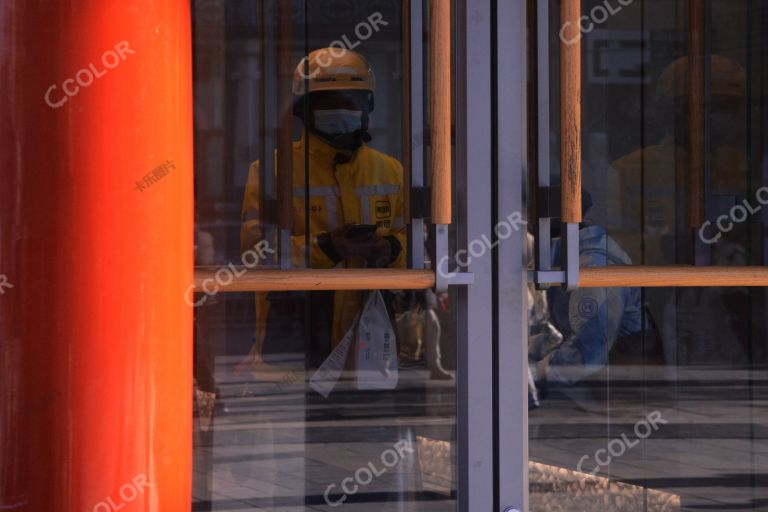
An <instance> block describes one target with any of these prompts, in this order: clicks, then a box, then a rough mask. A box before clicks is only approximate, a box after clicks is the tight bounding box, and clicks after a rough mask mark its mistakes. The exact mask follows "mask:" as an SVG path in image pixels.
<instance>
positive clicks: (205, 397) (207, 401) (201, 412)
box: [195, 389, 216, 432]
mask: <svg viewBox="0 0 768 512" xmlns="http://www.w3.org/2000/svg"><path fill="white" fill-rule="evenodd" d="M195 395H196V398H197V411H198V414H197V416H198V419H199V421H200V431H202V432H208V431H209V430H210V429H211V423H212V422H213V410H214V408H215V407H216V393H213V392H211V391H202V390H200V389H197V390H195Z"/></svg>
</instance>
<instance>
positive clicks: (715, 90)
mask: <svg viewBox="0 0 768 512" xmlns="http://www.w3.org/2000/svg"><path fill="white" fill-rule="evenodd" d="M710 70H711V72H710V76H711V79H710V80H711V82H710V83H711V94H712V96H732V97H739V98H740V97H743V96H745V94H746V84H747V75H746V73H745V72H744V68H743V67H741V65H740V64H739V63H738V62H736V61H734V60H731V59H729V58H727V57H723V56H722V55H712V57H711V60H710ZM657 93H658V95H659V97H661V98H680V97H684V96H688V57H687V56H686V57H680V58H679V59H677V60H676V61H674V62H673V63H672V64H670V65H669V66H667V68H666V69H665V70H664V72H663V73H662V74H661V77H660V78H659V84H658V91H657Z"/></svg>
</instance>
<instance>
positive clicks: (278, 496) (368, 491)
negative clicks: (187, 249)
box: [193, 359, 768, 512]
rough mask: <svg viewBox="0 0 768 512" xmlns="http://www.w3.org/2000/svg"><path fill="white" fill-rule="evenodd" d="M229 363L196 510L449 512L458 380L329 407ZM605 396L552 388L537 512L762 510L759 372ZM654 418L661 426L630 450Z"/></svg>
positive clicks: (767, 420) (542, 423)
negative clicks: (601, 459)
mask: <svg viewBox="0 0 768 512" xmlns="http://www.w3.org/2000/svg"><path fill="white" fill-rule="evenodd" d="M232 364H233V361H229V360H226V359H220V360H219V361H218V369H217V374H219V375H220V376H221V377H222V379H220V380H219V388H220V394H221V399H220V400H219V403H218V405H217V409H216V414H215V419H214V428H213V429H212V430H211V431H209V432H207V433H202V432H197V434H196V443H197V444H196V449H195V488H194V495H195V502H194V504H193V510H194V511H209V510H211V511H214V510H215V511H219V510H220V511H246V510H248V511H250V510H269V511H275V512H278V511H303V510H314V511H318V510H325V511H328V510H347V511H358V510H359V511H372V510H375V511H385V512H386V511H393V512H394V511H400V512H408V511H416V510H418V511H427V512H431V511H438V510H439V511H450V510H454V509H455V506H456V501H455V497H456V489H455V467H454V465H453V464H452V463H451V461H452V460H453V454H452V453H451V452H450V448H451V445H450V444H449V443H446V441H452V440H454V439H455V389H454V387H453V386H454V384H453V382H438V381H429V380H427V373H426V371H425V370H423V369H418V368H416V369H409V370H404V371H402V372H401V375H400V377H401V379H400V380H401V383H400V385H399V387H398V389H397V391H396V392H380V391H379V392H363V391H358V390H356V389H354V385H353V384H352V383H351V382H350V381H342V382H340V383H339V384H338V385H337V387H336V389H334V392H333V393H332V395H331V397H330V398H329V399H328V400H324V399H322V397H320V396H319V395H317V394H315V393H312V392H307V391H306V389H305V385H304V380H303V379H288V381H289V383H288V384H286V383H285V382H283V383H279V382H277V383H276V382H261V383H259V382H256V381H254V380H253V379H251V378H250V377H247V376H240V377H232V376H231V375H232V372H231V371H229V369H231V368H228V365H232ZM227 376H229V377H227ZM291 381H294V382H291ZM608 382H609V383H610V384H606V383H605V381H600V380H593V381H592V382H590V383H587V384H585V385H583V386H580V387H579V388H578V389H575V390H571V394H572V395H573V393H577V392H578V393H581V395H580V396H577V397H576V398H577V399H578V400H577V402H574V401H572V400H571V398H569V397H568V396H567V395H562V394H558V393H557V392H556V390H555V392H553V393H552V394H551V396H550V398H548V399H546V400H543V402H542V407H541V408H540V409H538V410H536V411H533V412H532V413H531V415H530V456H531V460H532V461H535V462H538V463H544V464H546V465H549V466H552V467H553V468H554V469H553V470H552V471H549V472H548V470H547V471H543V470H541V467H543V466H532V469H531V504H532V510H535V511H545V510H546V511H555V510H568V511H576V510H616V511H624V510H631V511H643V510H649V511H653V512H662V511H667V510H678V509H680V510H690V511H697V510H715V511H726V510H768V375H766V373H765V372H754V371H752V372H750V371H747V370H742V371H737V370H731V371H722V370H718V369H712V368H698V369H674V370H670V369H669V368H650V367H646V368H645V369H641V368H628V367H623V368H620V369H616V370H615V371H613V372H612V373H611V374H610V380H609V381H608ZM585 409H586V410H585ZM654 412H657V413H658V415H660V416H657V417H660V418H661V419H662V420H663V421H664V422H666V423H663V422H661V421H659V422H658V423H657V427H658V428H657V429H656V430H653V431H652V432H651V433H650V435H648V437H647V438H645V439H641V440H639V441H638V439H637V436H636V430H635V426H636V425H637V424H638V422H643V421H647V420H648V418H649V415H650V414H653V413H654ZM641 428H642V427H641ZM641 431H643V430H641ZM643 432H644V431H643ZM622 436H624V437H622ZM616 440H618V441H616ZM425 442H426V443H427V444H424V443H425ZM397 443H404V444H400V448H401V450H400V453H398V450H397V447H396V445H397ZM618 443H625V446H624V448H621V446H620V444H618ZM609 446H610V448H611V449H612V450H613V453H619V452H620V455H616V456H614V455H611V454H610V452H604V456H607V457H610V459H611V460H610V463H609V464H605V465H604V466H602V467H601V468H599V471H598V472H597V473H596V477H591V476H585V475H583V474H581V475H579V474H577V473H572V472H565V473H562V472H561V469H567V470H575V469H576V468H577V467H578V466H579V462H580V460H581V459H582V458H583V457H584V456H585V455H587V456H588V459H586V461H584V462H583V464H582V468H581V469H582V470H583V471H585V472H588V471H591V470H592V469H593V468H594V467H595V455H596V452H597V451H598V450H600V449H606V450H607V449H608V447H609ZM537 468H538V469H537ZM566 474H567V476H563V475H566ZM603 477H604V478H603ZM345 478H352V480H351V481H348V487H347V489H348V490H353V491H355V492H351V493H348V494H346V496H345V495H344V491H342V490H341V485H342V482H343V481H344V479H345ZM369 480H370V481H369ZM451 480H452V482H451ZM609 480H610V481H614V482H618V483H610V482H609ZM450 488H452V489H453V490H452V491H450V490H449V489H450ZM657 491H658V492H657ZM678 496H679V498H678ZM342 499H344V500H345V501H343V502H340V501H339V500H342ZM329 502H330V503H333V504H334V505H333V506H332V505H329ZM337 503H338V504H343V505H344V507H343V508H340V507H339V506H337V505H336V504H337ZM678 503H679V505H678Z"/></svg>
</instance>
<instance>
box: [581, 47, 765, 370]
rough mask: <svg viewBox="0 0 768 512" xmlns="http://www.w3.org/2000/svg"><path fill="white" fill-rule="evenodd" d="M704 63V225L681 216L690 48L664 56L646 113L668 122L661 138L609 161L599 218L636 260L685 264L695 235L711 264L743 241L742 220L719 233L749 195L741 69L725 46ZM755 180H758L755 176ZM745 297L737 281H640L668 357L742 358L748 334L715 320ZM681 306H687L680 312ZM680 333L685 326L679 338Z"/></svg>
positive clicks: (678, 359) (685, 184) (684, 211)
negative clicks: (647, 285) (701, 285)
mask: <svg viewBox="0 0 768 512" xmlns="http://www.w3.org/2000/svg"><path fill="white" fill-rule="evenodd" d="M708 62H709V68H710V73H709V74H708V78H709V80H708V89H709V95H708V97H707V98H706V101H707V103H708V107H709V119H708V121H709V133H708V135H709V137H708V141H707V142H708V144H709V154H708V155H707V156H708V157H709V162H710V170H711V171H710V177H709V182H708V184H709V194H708V195H707V197H706V198H704V197H701V198H698V200H699V201H701V202H702V204H706V205H707V212H706V214H705V217H704V219H703V223H702V225H700V226H695V229H690V228H689V226H688V217H687V190H688V181H689V176H690V174H689V173H690V170H689V169H688V165H689V164H688V152H689V146H690V143H689V138H690V135H689V129H690V125H689V108H690V104H691V101H690V99H689V94H690V91H689V81H688V72H689V69H688V68H689V59H688V57H681V58H678V59H676V60H675V61H673V62H672V63H671V64H669V65H668V66H667V67H666V68H665V69H664V71H663V72H662V73H661V75H660V77H659V79H658V81H657V84H656V103H655V108H654V109H653V111H652V112H651V114H652V115H653V116H654V117H655V121H657V122H658V123H659V124H660V125H661V126H662V127H663V128H664V133H663V138H661V140H660V142H658V143H656V144H653V145H649V146H646V147H643V148H640V149H637V150H635V151H633V152H631V153H629V154H628V155H626V156H624V157H621V158H619V159H618V160H616V161H614V162H613V164H612V165H611V167H610V169H608V179H607V181H608V182H609V183H611V184H614V185H613V186H612V187H610V186H609V191H608V193H607V194H606V197H605V200H606V201H607V202H608V211H609V215H607V217H606V222H605V224H604V225H605V227H606V228H607V229H608V232H609V233H610V235H611V237H612V238H614V239H615V240H616V241H617V242H618V243H619V245H620V246H621V247H622V248H623V249H624V250H625V251H626V252H627V254H628V255H629V257H630V258H631V259H632V261H633V262H634V264H636V265H672V264H682V263H691V262H692V258H693V256H692V251H691V245H692V244H691V243H690V239H691V236H697V237H701V238H702V241H704V242H705V243H707V244H708V245H707V246H706V247H708V248H711V256H712V264H716V263H717V262H719V261H727V260H729V259H731V258H730V257H729V256H727V254H723V253H724V252H725V253H728V252H730V251H731V247H733V244H736V245H738V246H744V245H746V239H747V238H748V231H747V229H748V228H747V226H748V224H747V223H742V224H738V223H734V224H733V225H732V227H730V228H729V230H728V232H718V227H717V219H718V216H719V215H720V214H723V213H728V212H729V210H730V209H731V208H732V207H733V206H734V205H735V204H739V203H740V202H741V201H742V200H744V199H748V198H752V199H753V198H754V196H753V195H752V192H751V191H750V188H749V187H750V185H749V181H750V180H749V177H750V170H749V165H748V159H747V154H748V153H747V141H748V137H747V131H746V128H747V126H749V124H750V122H751V121H750V120H749V114H748V112H747V75H746V72H745V70H744V68H743V67H742V66H741V65H740V64H739V63H738V62H736V61H734V60H732V59H730V58H728V57H725V56H723V55H717V54H714V55H712V56H711V57H709V61H708ZM752 180H753V182H755V181H754V180H755V178H754V177H752ZM758 181H759V180H758ZM705 199H706V201H705ZM596 200H597V201H599V200H600V199H599V198H597V199H596ZM642 206H644V208H643V207H642ZM715 241H716V243H714V242H715ZM738 260H739V258H736V259H735V261H738ZM733 264H738V263H733ZM745 296H747V294H746V293H745V292H744V290H742V291H739V290H738V289H737V288H730V289H729V290H727V291H722V292H719V293H716V294H715V293H710V292H708V291H706V290H704V289H694V290H688V291H682V290H674V289H665V288H656V289H648V290H646V292H645V301H646V302H647V303H648V307H649V310H650V311H651V313H652V314H653V316H654V318H656V319H658V321H659V322H658V323H659V325H660V326H661V327H662V341H663V346H664V354H665V358H666V360H667V362H668V363H669V364H677V363H678V362H697V363H701V362H715V361H718V362H720V361H724V360H729V359H730V360H736V361H744V360H745V359H746V355H745V354H747V353H749V348H748V347H747V345H748V344H749V340H748V337H747V336H746V334H745V335H744V336H734V337H733V338H728V337H724V336H725V333H726V332H728V331H730V330H731V329H732V327H728V326H725V325H722V323H723V322H722V321H721V319H724V318H728V317H727V316H724V315H721V314H720V313H719V312H720V311H724V310H725V311H733V312H740V311H743V310H744V306H743V305H744V304H745V302H744V301H745V299H744V297H745ZM686 311H690V312H691V314H687V313H686V314H684V312H686ZM704 319H706V321H704ZM737 330H738V329H737ZM681 332H689V333H691V334H690V335H689V336H685V337H684V336H681V335H680V333H681ZM713 333H718V334H717V335H713ZM722 339H738V340H739V341H740V343H728V344H723V343H721V340H722ZM726 353H727V354H726Z"/></svg>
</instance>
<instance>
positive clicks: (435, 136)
mask: <svg viewBox="0 0 768 512" xmlns="http://www.w3.org/2000/svg"><path fill="white" fill-rule="evenodd" d="M429 34H430V38H429V56H430V59H429V87H430V110H429V119H430V123H429V125H430V134H431V149H432V152H431V157H432V222H433V223H434V224H450V223H451V199H452V197H451V2H450V1H449V0H432V1H431V2H430V30H429Z"/></svg>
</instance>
